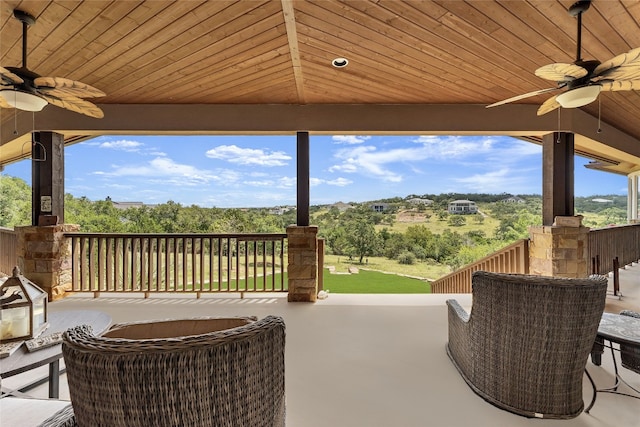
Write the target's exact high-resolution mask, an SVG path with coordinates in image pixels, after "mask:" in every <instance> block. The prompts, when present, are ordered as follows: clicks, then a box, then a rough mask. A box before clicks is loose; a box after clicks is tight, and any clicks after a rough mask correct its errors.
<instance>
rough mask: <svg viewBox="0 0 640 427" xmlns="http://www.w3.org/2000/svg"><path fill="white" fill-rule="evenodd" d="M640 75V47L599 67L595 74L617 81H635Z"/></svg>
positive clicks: (594, 71)
mask: <svg viewBox="0 0 640 427" xmlns="http://www.w3.org/2000/svg"><path fill="white" fill-rule="evenodd" d="M639 73H640V47H637V48H635V49H631V50H630V51H629V52H626V53H622V54H620V55H618V56H615V57H613V58H611V59H610V60H608V61H605V62H603V63H602V64H600V65H598V66H597V67H596V69H595V70H593V74H594V75H596V76H602V77H606V78H607V79H616V80H634V79H636V77H637V76H638V74H639Z"/></svg>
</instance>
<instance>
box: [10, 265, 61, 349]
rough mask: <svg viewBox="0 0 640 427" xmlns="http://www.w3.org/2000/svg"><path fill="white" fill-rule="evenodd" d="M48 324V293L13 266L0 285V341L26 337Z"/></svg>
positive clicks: (33, 334) (39, 331)
mask: <svg viewBox="0 0 640 427" xmlns="http://www.w3.org/2000/svg"><path fill="white" fill-rule="evenodd" d="M47 326H49V323H47V293H46V292H45V291H43V290H42V289H40V288H39V287H38V286H36V284H35V283H33V282H31V281H30V280H28V279H27V278H25V277H24V276H23V275H21V274H20V269H19V268H18V267H14V268H13V276H12V277H9V278H8V279H7V280H6V281H5V282H4V283H3V284H2V285H0V341H2V342H7V341H16V340H29V339H31V338H35V337H37V336H38V335H40V334H41V333H42V332H43V331H44V330H45V329H46V328H47Z"/></svg>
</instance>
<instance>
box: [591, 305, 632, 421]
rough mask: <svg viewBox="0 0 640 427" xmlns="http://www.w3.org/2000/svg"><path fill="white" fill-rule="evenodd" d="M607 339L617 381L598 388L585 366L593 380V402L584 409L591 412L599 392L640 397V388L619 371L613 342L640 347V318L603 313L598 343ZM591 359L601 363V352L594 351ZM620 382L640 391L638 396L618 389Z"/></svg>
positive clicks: (596, 363)
mask: <svg viewBox="0 0 640 427" xmlns="http://www.w3.org/2000/svg"><path fill="white" fill-rule="evenodd" d="M605 341H609V345H607V346H606V347H609V348H610V349H611V357H612V358H613V369H614V371H615V383H614V384H613V386H611V387H607V388H602V389H598V388H596V384H595V382H594V381H593V378H591V375H589V371H587V370H586V368H585V373H586V374H587V377H588V378H589V381H590V382H591V386H592V387H593V398H592V399H591V403H590V404H589V406H588V407H587V408H586V409H585V410H584V411H585V412H587V413H588V412H589V411H590V410H591V408H592V407H593V405H594V404H595V402H596V396H597V394H598V393H615V394H620V395H623V396H628V397H633V398H635V399H640V390H638V389H636V388H634V387H632V386H631V385H630V384H628V383H627V382H626V381H625V380H624V379H623V378H622V377H621V376H620V373H619V372H618V363H617V362H616V356H615V352H614V348H613V343H618V344H625V345H627V346H629V347H631V348H637V349H640V319H637V318H635V317H630V316H621V315H619V314H612V313H604V314H603V315H602V319H601V320H600V326H598V335H597V337H596V343H602V344H604V342H605ZM591 360H592V362H593V363H594V364H595V365H600V354H599V353H592V354H591ZM620 383H624V384H625V385H626V386H627V387H629V388H630V389H631V390H633V391H634V392H636V393H638V396H635V395H632V394H627V393H622V392H619V391H618V386H619V385H620Z"/></svg>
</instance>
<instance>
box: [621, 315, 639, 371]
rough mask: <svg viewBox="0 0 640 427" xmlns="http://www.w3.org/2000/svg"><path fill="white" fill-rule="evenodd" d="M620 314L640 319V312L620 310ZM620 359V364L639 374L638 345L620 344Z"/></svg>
mask: <svg viewBox="0 0 640 427" xmlns="http://www.w3.org/2000/svg"><path fill="white" fill-rule="evenodd" d="M620 315H621V316H631V317H636V318H638V319H640V313H638V312H635V311H631V310H622V311H621V312H620ZM620 359H621V361H622V366H624V367H625V368H627V369H630V370H632V371H633V372H636V373H638V374H640V348H638V346H632V345H628V344H620Z"/></svg>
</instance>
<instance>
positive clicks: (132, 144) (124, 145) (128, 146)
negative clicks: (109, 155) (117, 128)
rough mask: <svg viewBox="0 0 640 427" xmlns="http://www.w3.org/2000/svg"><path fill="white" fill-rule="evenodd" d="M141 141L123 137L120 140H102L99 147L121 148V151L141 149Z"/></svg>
mask: <svg viewBox="0 0 640 427" xmlns="http://www.w3.org/2000/svg"><path fill="white" fill-rule="evenodd" d="M142 145H143V144H142V143H141V142H137V141H129V140H126V139H121V140H118V141H107V142H102V143H101V144H100V145H99V147H100V148H110V149H112V150H121V151H139V150H140V148H141V147H142Z"/></svg>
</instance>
